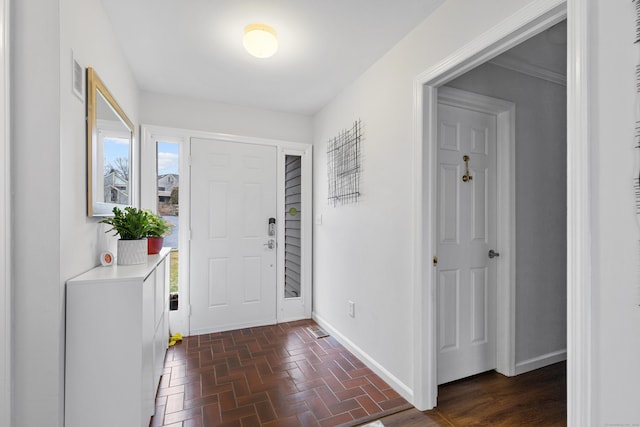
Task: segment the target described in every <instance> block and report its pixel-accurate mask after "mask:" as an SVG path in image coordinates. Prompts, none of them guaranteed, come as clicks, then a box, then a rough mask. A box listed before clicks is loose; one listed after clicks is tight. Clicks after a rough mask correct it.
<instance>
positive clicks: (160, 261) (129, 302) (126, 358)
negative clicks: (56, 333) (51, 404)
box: [65, 248, 170, 427]
mask: <svg viewBox="0 0 640 427" xmlns="http://www.w3.org/2000/svg"><path fill="white" fill-rule="evenodd" d="M169 252H170V249H169V248H163V249H162V251H161V252H160V254H158V255H149V257H148V260H147V263H146V264H140V265H127V266H124V265H113V266H110V267H102V266H100V267H96V268H94V269H92V270H90V271H88V272H86V273H84V274H82V275H80V276H78V277H76V278H74V279H71V280H69V281H67V301H66V307H67V309H66V311H67V318H66V361H65V426H66V427H76V426H77V427H86V426H92V427H99V426H105V427H107V426H108V427H113V426H144V427H147V426H148V425H149V418H150V417H151V416H152V415H153V413H154V409H155V394H156V390H157V387H158V382H159V380H160V376H161V375H162V371H163V367H164V356H165V352H166V349H167V343H168V340H169V323H168V322H169V320H168V319H169V314H168V311H169V261H168V259H167V255H168V254H169Z"/></svg>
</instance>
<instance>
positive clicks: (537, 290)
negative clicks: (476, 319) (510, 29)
mask: <svg viewBox="0 0 640 427" xmlns="http://www.w3.org/2000/svg"><path fill="white" fill-rule="evenodd" d="M447 86H451V87H455V88H458V89H463V90H468V91H470V92H475V93H479V94H482V95H487V96H492V97H495V98H500V99H504V100H507V101H511V102H513V103H515V104H516V135H515V136H516V141H515V153H516V166H515V180H516V239H517V241H516V365H518V364H520V366H523V367H524V368H527V367H528V365H527V364H526V362H527V361H530V360H536V361H537V359H538V358H544V357H545V356H550V355H556V354H557V353H563V352H564V351H566V348H567V347H566V346H567V340H566V334H567V327H566V324H567V319H566V317H567V268H566V263H567V241H566V236H567V227H566V217H567V194H566V189H567V186H566V176H567V168H566V162H567V119H566V108H567V100H566V93H567V89H566V87H564V86H561V85H558V84H554V83H551V82H548V81H545V80H541V79H537V78H534V77H530V76H527V75H524V74H521V73H517V72H515V71H511V70H507V69H505V68H502V67H498V66H495V65H493V64H485V65H482V66H480V67H478V68H476V69H474V70H472V71H470V72H468V73H466V74H464V75H463V76H461V77H458V78H457V79H455V80H453V81H451V82H449V83H448V84H447ZM551 361H556V360H555V359H554V358H552V359H551ZM523 362H524V365H522V363H523ZM543 363H544V362H543ZM536 365H537V364H534V366H536Z"/></svg>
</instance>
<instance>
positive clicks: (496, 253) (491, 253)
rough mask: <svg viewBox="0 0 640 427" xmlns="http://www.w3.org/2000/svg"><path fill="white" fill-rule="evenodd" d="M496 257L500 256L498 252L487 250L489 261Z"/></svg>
mask: <svg viewBox="0 0 640 427" xmlns="http://www.w3.org/2000/svg"><path fill="white" fill-rule="evenodd" d="M497 256H500V254H499V253H498V252H496V251H494V250H493V249H490V250H489V258H490V259H494V258H495V257H497Z"/></svg>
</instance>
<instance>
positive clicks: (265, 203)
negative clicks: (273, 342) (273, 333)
mask: <svg viewBox="0 0 640 427" xmlns="http://www.w3.org/2000/svg"><path fill="white" fill-rule="evenodd" d="M276 153H277V152H276V147H273V146H263V145H255V144H244V143H235V142H228V141H218V140H208V139H195V138H194V139H192V140H191V246H190V247H191V251H190V253H191V260H190V263H191V265H190V267H191V271H190V282H191V283H190V285H191V295H190V300H191V301H190V303H191V317H190V328H189V329H190V334H192V335H194V334H201V333H207V332H215V331H222V330H231V329H238V328H244V327H250V326H258V325H267V324H274V323H276V273H277V267H276V253H277V251H276V236H277V233H276V232H274V233H273V235H270V233H269V218H277V214H276V205H277V204H276V178H277V175H276V173H277V157H276V155H277V154H276Z"/></svg>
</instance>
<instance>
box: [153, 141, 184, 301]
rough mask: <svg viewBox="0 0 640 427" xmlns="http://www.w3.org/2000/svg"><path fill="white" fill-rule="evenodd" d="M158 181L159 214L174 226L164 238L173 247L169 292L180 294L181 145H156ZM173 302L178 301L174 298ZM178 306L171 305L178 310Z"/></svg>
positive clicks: (165, 143)
mask: <svg viewBox="0 0 640 427" xmlns="http://www.w3.org/2000/svg"><path fill="white" fill-rule="evenodd" d="M156 155H157V157H156V161H157V171H158V176H157V181H158V200H157V202H158V206H157V210H158V214H159V215H160V216H162V218H164V220H165V221H169V222H170V223H172V224H173V227H171V233H170V234H169V235H167V236H165V238H164V246H165V247H171V248H172V250H171V255H170V262H171V276H170V285H169V292H170V293H171V294H172V295H174V294H177V293H178V265H179V251H178V242H179V228H180V227H179V225H180V200H179V194H180V145H179V144H176V143H170V142H161V141H158V142H157V145H156ZM172 301H176V302H177V299H175V298H174V297H172ZM176 305H177V304H173V303H172V304H171V306H172V307H171V308H172V309H177V306H176Z"/></svg>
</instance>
